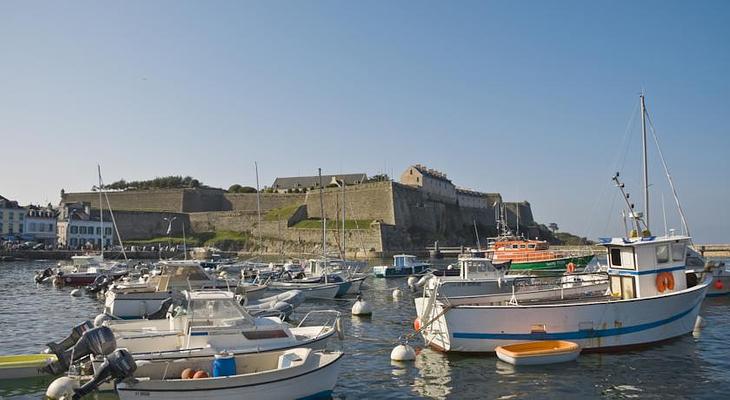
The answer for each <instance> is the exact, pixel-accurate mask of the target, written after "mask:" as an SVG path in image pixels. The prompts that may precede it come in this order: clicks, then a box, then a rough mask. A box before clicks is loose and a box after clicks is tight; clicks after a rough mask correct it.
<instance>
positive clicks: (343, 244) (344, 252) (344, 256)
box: [342, 178, 347, 260]
mask: <svg viewBox="0 0 730 400" xmlns="http://www.w3.org/2000/svg"><path fill="white" fill-rule="evenodd" d="M345 258H347V248H346V247H345V178H342V259H343V260H344V259H345Z"/></svg>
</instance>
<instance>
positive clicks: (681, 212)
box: [646, 112, 692, 242]
mask: <svg viewBox="0 0 730 400" xmlns="http://www.w3.org/2000/svg"><path fill="white" fill-rule="evenodd" d="M646 119H647V121H649V128H650V130H651V135H652V137H653V138H654V143H655V144H656V148H657V151H658V153H659V159H660V160H661V161H662V166H663V167H664V174H665V175H666V176H667V180H668V181H669V186H670V187H671V189H672V196H674V202H675V203H676V204H677V210H678V211H679V217H680V218H682V226H683V227H684V230H685V232H686V233H687V236H689V237H690V242H691V241H692V239H691V237H692V235H690V233H689V225H688V224H687V218H685V215H684V209H683V208H682V204H681V203H680V202H679V195H678V194H677V189H676V188H675V186H674V179H672V174H670V173H669V167H667V162H666V161H665V160H664V153H663V152H662V148H661V147H660V146H659V138H658V137H657V134H656V129H655V128H654V122H652V120H651V117H649V113H648V112H647V113H646Z"/></svg>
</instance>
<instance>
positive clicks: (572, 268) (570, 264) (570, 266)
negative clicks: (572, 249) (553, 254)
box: [566, 262, 575, 274]
mask: <svg viewBox="0 0 730 400" xmlns="http://www.w3.org/2000/svg"><path fill="white" fill-rule="evenodd" d="M566 269H567V270H568V272H569V273H571V274H572V273H573V272H575V264H573V263H572V262H569V263H568V265H567V266H566Z"/></svg>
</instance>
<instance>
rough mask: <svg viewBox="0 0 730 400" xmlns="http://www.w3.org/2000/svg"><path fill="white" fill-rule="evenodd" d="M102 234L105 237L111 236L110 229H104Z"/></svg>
mask: <svg viewBox="0 0 730 400" xmlns="http://www.w3.org/2000/svg"><path fill="white" fill-rule="evenodd" d="M104 234H105V235H111V234H112V228H104Z"/></svg>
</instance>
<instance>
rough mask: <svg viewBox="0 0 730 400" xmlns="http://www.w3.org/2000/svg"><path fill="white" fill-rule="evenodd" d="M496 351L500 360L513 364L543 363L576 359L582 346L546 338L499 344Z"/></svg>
mask: <svg viewBox="0 0 730 400" xmlns="http://www.w3.org/2000/svg"><path fill="white" fill-rule="evenodd" d="M494 351H496V352H497V357H499V359H500V360H502V361H504V362H507V363H510V364H513V365H543V364H556V363H561V362H567V361H573V360H575V359H576V358H578V355H579V354H580V346H578V345H577V344H576V343H573V342H568V341H564V340H545V341H540V342H526V343H516V344H509V345H506V346H499V347H497V348H495V349H494Z"/></svg>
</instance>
